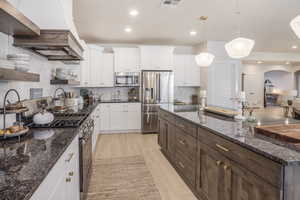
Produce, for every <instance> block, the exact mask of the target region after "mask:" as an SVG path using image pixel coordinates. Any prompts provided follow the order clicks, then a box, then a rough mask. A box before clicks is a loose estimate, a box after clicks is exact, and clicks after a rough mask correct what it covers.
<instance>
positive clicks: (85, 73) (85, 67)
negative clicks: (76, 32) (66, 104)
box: [80, 46, 91, 86]
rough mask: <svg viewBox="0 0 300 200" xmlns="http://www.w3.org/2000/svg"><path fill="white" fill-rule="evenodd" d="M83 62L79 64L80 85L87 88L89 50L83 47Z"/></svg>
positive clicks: (88, 82)
mask: <svg viewBox="0 0 300 200" xmlns="http://www.w3.org/2000/svg"><path fill="white" fill-rule="evenodd" d="M83 59H84V60H83V61H81V62H80V71H81V76H80V85H81V86H89V84H90V75H91V73H90V49H89V48H88V46H85V47H84V52H83Z"/></svg>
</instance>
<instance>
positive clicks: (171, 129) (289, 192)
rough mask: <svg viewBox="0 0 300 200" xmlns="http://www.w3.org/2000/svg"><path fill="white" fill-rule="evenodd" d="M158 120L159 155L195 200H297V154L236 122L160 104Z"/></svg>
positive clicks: (299, 196) (299, 162) (299, 155)
mask: <svg viewBox="0 0 300 200" xmlns="http://www.w3.org/2000/svg"><path fill="white" fill-rule="evenodd" d="M261 120H262V121H263V119H261ZM159 121H160V131H159V140H158V142H159V145H160V146H161V150H162V152H163V153H164V155H165V156H166V157H167V158H168V160H169V161H170V163H171V164H172V165H173V166H174V168H175V169H176V170H177V172H178V173H179V175H180V176H181V177H182V178H183V180H184V181H185V182H186V183H187V185H188V186H189V187H190V189H191V190H192V191H193V192H194V194H195V195H196V196H197V197H198V198H199V199H201V200H241V199H243V200H246V199H247V200H298V199H300V186H299V183H300V152H297V151H294V150H292V149H290V148H288V147H285V146H283V145H278V144H276V143H273V141H272V140H268V138H262V137H259V136H257V135H256V134H254V133H253V132H252V131H251V128H250V127H251V126H250V125H249V124H246V123H243V122H241V121H235V120H233V119H230V118H224V117H220V116H216V115H211V114H207V113H198V112H184V111H183V112H182V110H178V109H177V108H176V106H174V105H170V104H167V105H162V106H161V108H160V111H159ZM290 121H291V122H292V123H299V121H293V120H290ZM266 122H267V123H271V121H270V120H269V119H267V120H266ZM276 123H284V121H282V122H280V119H279V118H278V119H277V120H276Z"/></svg>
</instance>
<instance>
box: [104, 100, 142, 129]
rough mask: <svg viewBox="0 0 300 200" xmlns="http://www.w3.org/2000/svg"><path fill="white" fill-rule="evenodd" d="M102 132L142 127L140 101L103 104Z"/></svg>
mask: <svg viewBox="0 0 300 200" xmlns="http://www.w3.org/2000/svg"><path fill="white" fill-rule="evenodd" d="M100 110H101V114H100V118H101V132H111V131H112V132H114V131H125V130H140V129H141V104H140V103H105V104H101V109H100Z"/></svg>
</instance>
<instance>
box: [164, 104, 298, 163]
mask: <svg viewBox="0 0 300 200" xmlns="http://www.w3.org/2000/svg"><path fill="white" fill-rule="evenodd" d="M161 109H163V110H165V111H168V112H170V113H173V114H175V115H177V116H178V117H181V118H183V119H186V120H188V121H190V122H192V123H195V124H196V125H198V126H200V127H202V128H205V129H208V130H209V131H211V132H213V133H214V134H216V135H218V136H221V137H223V138H225V139H228V140H230V141H232V142H234V143H236V144H239V145H241V146H243V147H245V148H247V149H249V150H251V151H254V152H256V153H259V154H261V155H263V156H265V157H267V158H269V159H271V160H274V161H275V162H278V163H281V164H283V165H300V152H298V151H295V150H293V149H291V148H288V147H286V146H283V145H279V144H276V143H274V141H272V140H271V139H270V140H269V139H268V138H262V137H258V136H257V135H256V134H254V133H253V132H252V131H250V130H251V129H250V127H251V126H253V124H249V123H246V122H242V121H236V120H233V119H230V118H225V117H218V116H216V115H211V114H206V113H198V112H184V111H183V112H182V109H180V110H177V109H176V106H174V105H171V104H165V105H161ZM258 119H259V121H260V123H262V124H263V123H264V119H265V118H264V117H261V118H260V117H258ZM272 120H273V121H274V123H282V124H284V121H283V120H285V119H283V118H282V119H281V118H280V117H277V118H276V117H274V119H270V118H268V119H266V120H265V123H266V124H270V123H271V122H272ZM289 120H290V123H299V121H297V120H292V119H289Z"/></svg>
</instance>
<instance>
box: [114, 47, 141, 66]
mask: <svg viewBox="0 0 300 200" xmlns="http://www.w3.org/2000/svg"><path fill="white" fill-rule="evenodd" d="M113 50H114V56H115V57H114V61H115V72H136V71H138V70H139V69H140V49H139V48H113Z"/></svg>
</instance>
